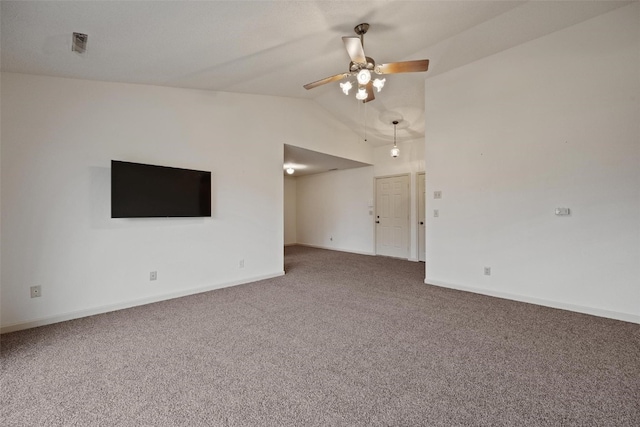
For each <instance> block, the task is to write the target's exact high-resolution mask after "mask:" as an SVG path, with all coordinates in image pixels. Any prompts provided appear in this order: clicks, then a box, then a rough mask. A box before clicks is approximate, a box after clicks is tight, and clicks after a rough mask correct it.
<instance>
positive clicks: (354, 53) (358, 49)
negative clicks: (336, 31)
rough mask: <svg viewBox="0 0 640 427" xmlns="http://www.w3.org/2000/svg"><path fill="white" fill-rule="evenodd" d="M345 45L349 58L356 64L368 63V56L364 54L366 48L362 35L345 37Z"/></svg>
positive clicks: (343, 39)
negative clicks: (361, 39)
mask: <svg viewBox="0 0 640 427" xmlns="http://www.w3.org/2000/svg"><path fill="white" fill-rule="evenodd" d="M342 41H343V42H344V47H345V48H346V49H347V53H348V54H349V58H351V60H352V61H353V62H355V63H356V64H366V63H367V58H366V57H365V55H364V48H363V47H362V42H361V41H360V37H353V36H351V37H343V38H342Z"/></svg>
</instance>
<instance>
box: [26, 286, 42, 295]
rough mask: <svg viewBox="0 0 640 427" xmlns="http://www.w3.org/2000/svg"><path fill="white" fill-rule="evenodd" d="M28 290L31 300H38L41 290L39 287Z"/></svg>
mask: <svg viewBox="0 0 640 427" xmlns="http://www.w3.org/2000/svg"><path fill="white" fill-rule="evenodd" d="M29 289H30V290H31V298H39V297H40V296H42V288H41V287H40V286H32V287H31V288H29Z"/></svg>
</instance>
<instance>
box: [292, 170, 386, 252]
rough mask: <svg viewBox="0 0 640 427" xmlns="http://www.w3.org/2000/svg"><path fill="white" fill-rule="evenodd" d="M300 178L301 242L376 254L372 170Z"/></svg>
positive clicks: (328, 173) (344, 171)
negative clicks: (372, 211)
mask: <svg viewBox="0 0 640 427" xmlns="http://www.w3.org/2000/svg"><path fill="white" fill-rule="evenodd" d="M296 179H297V198H296V199H297V219H298V229H297V230H298V231H297V237H298V243H299V244H303V245H308V246H314V247H320V248H326V249H335V250H340V251H346V252H355V253H363V254H373V253H374V248H373V214H370V211H371V209H372V208H370V207H369V202H370V201H371V200H372V199H373V167H371V166H367V167H362V168H356V169H347V170H339V171H333V172H325V173H321V174H316V175H307V176H300V177H298V178H296Z"/></svg>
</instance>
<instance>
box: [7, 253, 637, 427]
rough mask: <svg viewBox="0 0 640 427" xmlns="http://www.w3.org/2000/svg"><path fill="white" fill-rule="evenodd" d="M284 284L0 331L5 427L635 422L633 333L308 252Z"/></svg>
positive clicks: (407, 269)
mask: <svg viewBox="0 0 640 427" xmlns="http://www.w3.org/2000/svg"><path fill="white" fill-rule="evenodd" d="M285 270H286V273H287V274H286V275H285V276H283V277H278V278H274V279H270V280H264V281H260V282H256V283H251V284H247V285H240V286H235V287H231V288H225V289H220V290H215V291H211V292H207V293H202V294H198V295H192V296H188V297H184V298H178V299H173V300H170V301H164V302H160V303H155V304H149V305H145V306H141V307H136V308H132V309H127V310H120V311H116V312H112V313H106V314H102V315H97V316H92V317H87V318H83V319H78V320H73V321H69V322H63V323H58V324H55V325H49V326H44V327H40V328H34V329H30V330H25V331H20V332H14V333H10V334H5V335H3V336H2V337H1V363H2V365H1V367H2V371H1V373H0V374H1V383H0V385H1V387H2V389H1V392H2V393H1V397H0V399H1V400H0V402H1V405H2V407H1V416H2V418H1V419H0V421H1V424H2V425H3V426H387V425H392V426H638V425H640V325H637V324H632V323H625V322H620V321H615V320H609V319H604V318H598V317H594V316H588V315H583V314H578V313H572V312H567V311H563V310H556V309H551V308H545V307H540V306H535V305H531V304H524V303H519V302H513V301H508V300H503V299H498V298H492V297H486V296H481V295H476V294H471V293H466V292H460V291H455V290H450V289H443V288H438V287H435V286H429V285H425V284H424V283H423V278H424V264H422V263H414V262H408V261H403V260H397V259H390V258H384V257H371V256H364V255H356V254H348V253H341V252H334V251H326V250H320V249H312V248H305V247H296V246H294V247H289V248H287V249H286V251H285Z"/></svg>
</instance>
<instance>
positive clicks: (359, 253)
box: [296, 243, 375, 256]
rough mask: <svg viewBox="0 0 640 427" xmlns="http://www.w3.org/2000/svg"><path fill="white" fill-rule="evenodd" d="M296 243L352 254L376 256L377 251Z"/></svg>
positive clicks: (302, 244)
mask: <svg viewBox="0 0 640 427" xmlns="http://www.w3.org/2000/svg"><path fill="white" fill-rule="evenodd" d="M296 245H297V246H306V247H308V248H316V249H327V250H330V251H337V252H347V253H350V254H358V255H372V256H375V252H364V251H354V250H351V249H340V248H332V247H330V246H321V245H310V244H307V243H296Z"/></svg>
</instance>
